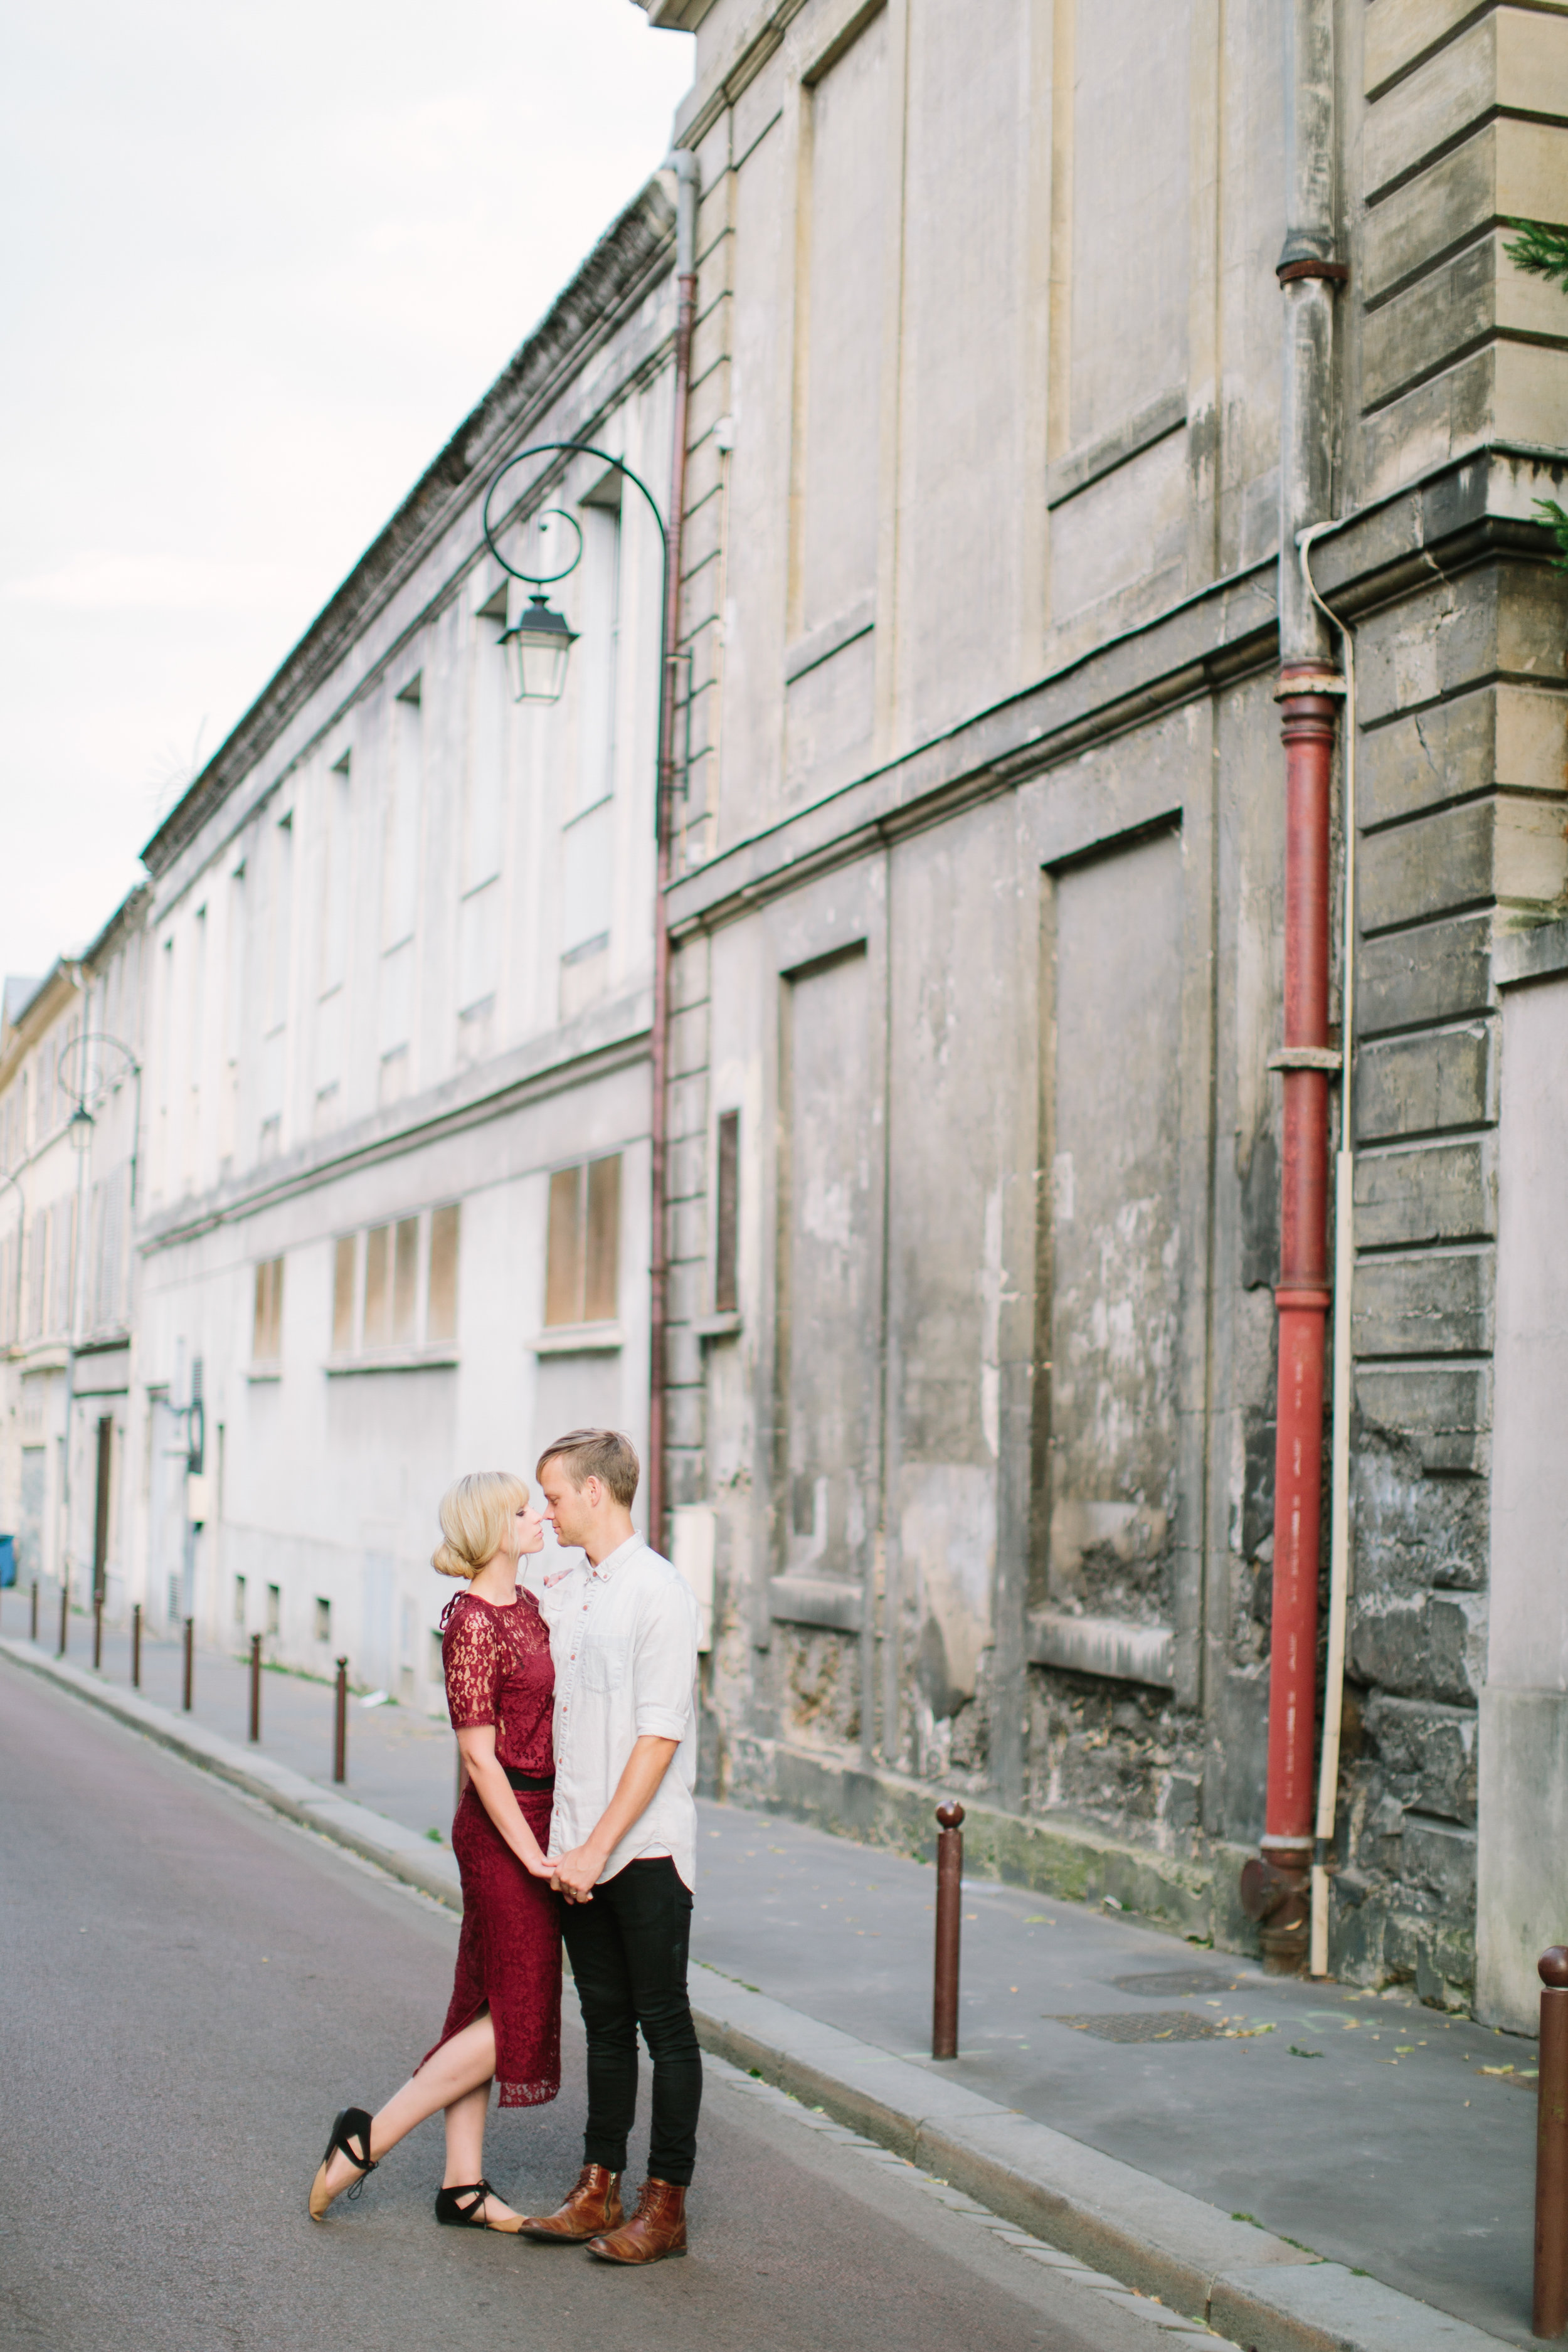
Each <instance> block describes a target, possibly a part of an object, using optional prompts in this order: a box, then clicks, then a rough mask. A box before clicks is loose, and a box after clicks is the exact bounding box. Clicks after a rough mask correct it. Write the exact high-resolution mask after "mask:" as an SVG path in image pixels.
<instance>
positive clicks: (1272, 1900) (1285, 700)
mask: <svg viewBox="0 0 1568 2352" xmlns="http://www.w3.org/2000/svg"><path fill="white" fill-rule="evenodd" d="M1282 30H1283V33H1284V37H1285V52H1284V59H1283V63H1284V69H1285V70H1284V76H1283V97H1284V110H1283V116H1284V131H1285V153H1284V164H1285V204H1286V233H1285V249H1284V251H1283V253H1282V254H1281V255H1280V257H1279V265H1278V268H1277V270H1276V275H1277V277H1278V278H1279V288H1280V294H1281V298H1282V299H1281V320H1280V324H1281V359H1282V362H1283V365H1282V371H1281V385H1280V392H1281V398H1280V418H1279V691H1278V700H1279V705H1280V710H1281V719H1282V726H1281V732H1282V733H1283V736H1284V739H1285V1003H1284V1016H1285V1018H1284V1043H1283V1045H1282V1047H1281V1049H1280V1050H1279V1052H1278V1053H1277V1054H1275V1055H1273V1056H1272V1057H1271V1066H1272V1067H1274V1068H1276V1069H1279V1070H1280V1071H1282V1072H1283V1075H1284V1086H1285V1099H1284V1118H1283V1125H1284V1138H1283V1143H1284V1149H1283V1160H1284V1165H1283V1170H1282V1176H1281V1185H1280V1213H1279V1287H1278V1289H1277V1290H1276V1292H1275V1298H1276V1301H1277V1304H1278V1307H1279V1385H1278V1396H1277V1410H1278V1423H1277V1433H1276V1439H1275V1452H1274V1599H1273V1614H1272V1632H1271V1641H1270V1650H1269V1663H1268V1797H1267V1801H1266V1804H1265V1809H1264V1822H1265V1829H1264V1837H1263V1845H1262V1852H1261V1853H1260V1854H1259V1855H1258V1857H1257V1858H1256V1859H1255V1860H1253V1861H1250V1862H1248V1863H1247V1865H1246V1866H1245V1868H1244V1869H1243V1871H1242V1874H1241V1888H1240V1893H1241V1900H1242V1904H1243V1906H1244V1907H1245V1909H1246V1910H1247V1912H1249V1913H1250V1914H1251V1916H1253V1917H1254V1918H1255V1919H1257V1920H1258V1921H1259V1923H1260V1929H1261V1942H1262V1947H1263V1960H1264V1966H1265V1967H1266V1968H1268V1969H1273V1970H1275V1971H1277V1972H1279V1973H1280V1974H1285V1973H1289V1972H1294V1971H1296V1970H1298V1969H1301V1968H1302V1967H1303V1966H1304V1965H1305V1963H1306V1959H1307V1953H1308V1923H1309V1905H1310V1865H1311V1855H1312V1833H1313V1827H1314V1793H1315V1792H1314V1787H1313V1745H1314V1741H1313V1735H1314V1732H1315V1729H1316V1725H1315V1721H1314V1717H1315V1715H1316V1705H1315V1701H1316V1694H1317V1665H1318V1555H1319V1539H1320V1533H1321V1524H1322V1485H1323V1356H1324V1339H1325V1336H1326V1333H1325V1326H1326V1324H1327V1321H1328V1314H1329V1307H1330V1305H1331V1299H1332V1288H1331V1276H1330V1270H1329V1244H1328V1196H1329V1083H1330V1077H1331V1074H1332V1073H1333V1072H1334V1071H1336V1070H1338V1068H1339V1066H1340V1056H1339V1055H1338V1053H1337V1052H1335V1051H1334V1050H1333V1049H1332V1048H1331V1045H1330V1042H1329V857H1330V779H1331V768H1332V762H1333V751H1334V729H1335V723H1336V719H1337V716H1338V702H1339V698H1340V697H1341V696H1342V694H1343V692H1344V681H1343V679H1342V677H1340V676H1339V674H1338V672H1337V670H1336V668H1335V666H1334V664H1333V662H1332V661H1331V659H1330V658H1329V655H1330V638H1329V630H1328V624H1327V622H1326V620H1325V618H1324V616H1323V614H1321V611H1320V610H1319V609H1318V608H1317V606H1316V604H1315V603H1314V601H1313V599H1312V597H1311V595H1310V593H1309V591H1308V587H1307V583H1306V582H1305V580H1304V578H1303V576H1302V572H1301V567H1300V558H1299V554H1298V543H1299V542H1298V534H1299V533H1300V532H1301V531H1302V530H1306V529H1310V528H1311V527H1312V526H1314V525H1317V524H1321V522H1322V521H1323V520H1325V519H1326V518H1327V517H1328V516H1329V515H1331V513H1332V511H1333V506H1332V499H1333V416H1334V363H1333V349H1334V294H1335V290H1336V289H1337V288H1338V287H1340V286H1342V284H1343V283H1344V281H1345V278H1346V277H1347V276H1348V274H1349V273H1348V271H1347V269H1346V267H1345V265H1344V263H1343V262H1342V261H1341V260H1339V259H1338V258H1337V257H1336V251H1335V232H1336V213H1337V205H1336V200H1335V186H1336V176H1337V174H1336V164H1337V152H1338V139H1337V131H1336V124H1335V91H1336V74H1335V67H1334V0H1286V5H1285V8H1284V10H1283V12H1282Z"/></svg>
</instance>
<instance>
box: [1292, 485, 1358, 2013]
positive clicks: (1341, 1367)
mask: <svg viewBox="0 0 1568 2352" xmlns="http://www.w3.org/2000/svg"><path fill="white" fill-rule="evenodd" d="M1338 529H1339V525H1338V524H1337V523H1329V522H1325V523H1315V524H1313V525H1312V527H1311V528H1310V530H1304V531H1303V532H1302V533H1301V541H1300V552H1301V577H1302V579H1303V581H1304V582H1305V583H1306V587H1307V593H1308V594H1309V595H1310V597H1311V599H1312V602H1313V604H1315V605H1316V606H1317V607H1318V609H1319V611H1320V612H1321V614H1323V615H1324V617H1325V619H1326V620H1328V621H1329V622H1331V624H1332V625H1333V627H1334V628H1335V629H1336V630H1337V631H1338V633H1339V639H1340V645H1341V646H1342V650H1343V654H1344V664H1345V757H1344V878H1343V885H1342V891H1341V915H1340V922H1341V946H1340V1045H1341V1053H1342V1062H1341V1066H1340V1148H1339V1150H1338V1152H1337V1153H1336V1154H1335V1158H1334V1423H1333V1442H1332V1444H1331V1449H1330V1461H1331V1475H1330V1506H1329V1652H1328V1657H1327V1659H1326V1661H1325V1664H1324V1671H1323V1741H1322V1752H1321V1756H1320V1757H1319V1759H1318V1818H1317V1823H1316V1828H1315V1832H1314V1835H1313V1839H1312V1888H1311V1949H1310V1956H1309V1958H1308V1962H1307V1968H1308V1973H1309V1974H1310V1975H1311V1976H1315V1977H1326V1976H1327V1975H1328V1973H1329V1859H1330V1856H1331V1853H1332V1851H1333V1843H1334V1821H1335V1815H1336V1813H1337V1811H1338V1809H1339V1791H1340V1734H1341V1729H1342V1721H1343V1715H1344V1696H1345V1631H1346V1623H1347V1620H1348V1616H1349V1611H1350V1589H1351V1390H1352V1379H1353V1373H1352V1357H1351V1297H1352V1286H1353V1284H1354V1279H1355V1122H1354V1118H1353V1116H1352V1100H1351V1078H1352V1065H1353V1060H1354V1051H1355V850H1356V797H1355V754H1356V715H1355V638H1354V636H1353V635H1352V631H1351V627H1350V625H1349V623H1348V622H1346V621H1342V620H1339V619H1338V618H1336V616H1335V615H1334V614H1332V613H1331V612H1330V610H1329V607H1328V606H1327V604H1324V602H1323V600H1322V598H1321V596H1320V595H1319V593H1318V592H1317V590H1316V588H1314V587H1313V585H1312V542H1313V541H1314V540H1316V539H1319V538H1321V536H1322V534H1323V533H1324V532H1325V531H1329V530H1338Z"/></svg>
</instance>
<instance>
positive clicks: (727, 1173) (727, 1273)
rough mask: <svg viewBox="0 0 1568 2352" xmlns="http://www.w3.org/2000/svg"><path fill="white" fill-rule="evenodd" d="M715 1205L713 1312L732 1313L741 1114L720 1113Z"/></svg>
mask: <svg viewBox="0 0 1568 2352" xmlns="http://www.w3.org/2000/svg"><path fill="white" fill-rule="evenodd" d="M714 1192H715V1199H714V1204H713V1311H714V1313H715V1314H716V1315H732V1314H733V1313H734V1311H735V1308H736V1307H737V1306H738V1305H739V1303H740V1299H739V1293H738V1290H737V1287H736V1252H737V1231H738V1225H739V1219H740V1204H741V1114H740V1112H739V1111H738V1110H725V1111H721V1112H720V1114H719V1165H718V1169H717V1171H716V1181H715V1186H714Z"/></svg>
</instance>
